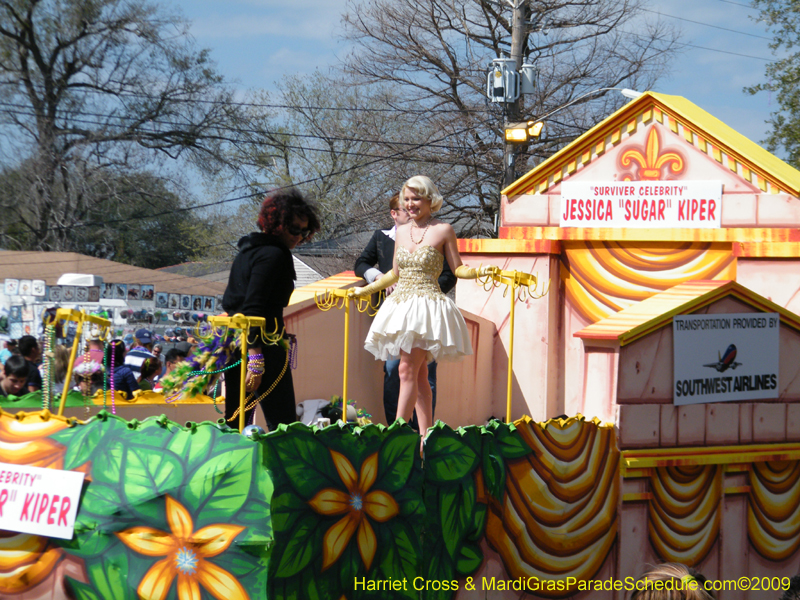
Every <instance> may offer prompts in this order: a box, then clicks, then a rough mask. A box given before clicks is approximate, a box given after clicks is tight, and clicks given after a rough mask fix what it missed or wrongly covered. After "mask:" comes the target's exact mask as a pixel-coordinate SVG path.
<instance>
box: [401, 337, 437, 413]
mask: <svg viewBox="0 0 800 600" xmlns="http://www.w3.org/2000/svg"><path fill="white" fill-rule="evenodd" d="M425 356H426V352H425V350H423V349H422V348H412V349H411V352H410V353H408V352H402V351H401V352H400V366H399V367H398V370H397V372H398V375H399V376H400V393H399V395H398V397H397V416H398V418H400V417H402V418H403V419H404V420H405V421H406V422H408V421H410V420H411V415H412V414H413V413H414V405H415V404H416V403H417V398H418V397H419V385H418V383H419V372H420V369H421V368H422V367H423V366H425V367H426V370H427V364H426V363H425ZM425 381H426V383H427V379H426V380H425ZM428 387H429V388H430V386H428ZM417 418H419V413H418V414H417Z"/></svg>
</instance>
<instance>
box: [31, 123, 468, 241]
mask: <svg viewBox="0 0 800 600" xmlns="http://www.w3.org/2000/svg"><path fill="white" fill-rule="evenodd" d="M469 131H471V128H465V129H463V130H461V131H456V132H453V133H452V134H449V135H461V134H464V133H467V132H469ZM446 137H447V135H446V136H443V137H441V138H438V139H437V140H434V143H435V142H436V141H441V140H442V139H445V138H446ZM427 145H429V144H428V142H422V143H420V144H418V145H417V146H416V147H415V148H411V149H409V150H415V149H419V148H422V147H424V146H427ZM404 152H405V151H400V152H395V153H394V154H393V155H389V156H387V157H381V158H376V159H374V160H372V161H368V162H366V163H364V164H361V165H353V166H352V167H348V168H346V169H341V170H339V171H334V172H333V173H327V174H326V175H323V176H318V177H312V178H310V179H306V180H304V181H299V182H295V183H293V184H291V185H284V186H279V187H276V188H273V189H272V190H270V191H271V192H277V191H281V190H286V189H290V188H293V187H299V186H302V185H308V184H310V183H315V182H317V181H322V180H323V179H325V178H327V177H333V176H335V175H344V174H346V173H349V172H352V171H356V170H359V169H364V168H366V167H369V166H372V165H374V164H377V163H379V162H383V161H386V160H392V159H394V158H395V157H397V156H402V155H403V153H404ZM262 195H263V192H254V193H252V194H246V195H243V196H238V197H235V198H226V199H224V200H215V201H214V202H206V203H204V204H195V205H193V206H187V207H182V208H175V209H172V210H167V211H162V212H160V213H153V214H151V215H148V217H147V218H148V219H152V218H154V217H161V216H165V215H174V214H177V213H181V212H189V211H193V210H199V209H201V208H210V207H212V206H221V205H223V204H228V203H230V202H238V201H241V200H249V199H250V198H255V197H256V196H262ZM141 220H142V217H141V216H136V217H126V218H120V219H103V220H102V221H86V222H83V223H76V224H73V225H69V226H61V225H59V226H55V227H47V228H45V229H43V230H38V231H36V233H45V232H49V231H61V230H64V229H75V228H77V227H91V226H96V225H105V224H108V223H127V222H130V221H141Z"/></svg>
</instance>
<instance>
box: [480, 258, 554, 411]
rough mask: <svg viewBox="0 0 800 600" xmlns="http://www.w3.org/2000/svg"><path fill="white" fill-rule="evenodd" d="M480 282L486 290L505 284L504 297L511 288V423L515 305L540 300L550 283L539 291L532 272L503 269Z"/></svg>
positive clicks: (508, 399)
mask: <svg viewBox="0 0 800 600" xmlns="http://www.w3.org/2000/svg"><path fill="white" fill-rule="evenodd" d="M478 282H479V283H481V284H483V287H484V289H485V290H487V291H488V290H490V289H491V288H493V287H499V286H501V285H504V286H505V289H504V290H503V297H505V296H506V294H508V291H509V289H510V290H511V294H510V295H509V297H510V299H511V309H510V313H509V341H508V376H507V379H506V423H511V389H512V386H511V382H512V375H513V372H514V307H515V305H516V303H517V300H519V301H521V302H524V301H525V299H526V298H527V297H530V298H533V299H535V300H538V299H539V298H543V297H544V296H545V295H547V292H548V291H550V283H549V281H548V283H547V287H546V288H544V289H542V290H541V291H539V278H538V277H537V276H536V275H532V274H530V273H524V272H522V271H502V270H499V269H498V270H497V271H495V272H494V273H491V274H489V275H486V276H484V277H479V278H478Z"/></svg>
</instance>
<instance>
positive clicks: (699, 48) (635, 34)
mask: <svg viewBox="0 0 800 600" xmlns="http://www.w3.org/2000/svg"><path fill="white" fill-rule="evenodd" d="M623 33H624V34H625V35H631V36H633V37H638V38H641V39H645V40H647V39H650V38H648V37H647V36H644V35H641V34H638V33H633V32H632V31H623ZM677 45H678V46H679V47H681V48H696V49H697V50H708V51H709V52H719V53H721V54H732V55H733V56H741V57H742V58H754V59H756V60H763V61H764V62H775V61H774V60H773V59H771V58H764V57H762V56H753V55H752V54H741V53H740V52H731V51H729V50H719V49H718V48H709V47H707V46H697V45H696V44H688V43H685V42H677Z"/></svg>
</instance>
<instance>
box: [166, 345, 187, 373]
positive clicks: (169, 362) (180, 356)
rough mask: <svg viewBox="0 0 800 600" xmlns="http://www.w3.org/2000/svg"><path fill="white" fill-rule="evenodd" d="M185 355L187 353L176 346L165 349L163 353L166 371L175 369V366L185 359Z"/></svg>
mask: <svg viewBox="0 0 800 600" xmlns="http://www.w3.org/2000/svg"><path fill="white" fill-rule="evenodd" d="M187 356H188V354H187V353H186V352H184V351H182V350H181V349H180V348H177V347H176V348H172V349H171V350H167V353H166V354H165V355H164V365H165V369H166V373H167V374H169V373H172V372H173V371H174V370H175V367H177V366H178V365H179V364H181V363H182V362H183V361H185V360H186V357H187Z"/></svg>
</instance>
